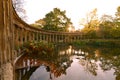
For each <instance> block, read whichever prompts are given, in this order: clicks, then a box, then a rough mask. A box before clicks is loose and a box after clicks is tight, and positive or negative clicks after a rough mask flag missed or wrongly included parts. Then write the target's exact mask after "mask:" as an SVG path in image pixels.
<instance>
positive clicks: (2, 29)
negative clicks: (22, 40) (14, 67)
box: [0, 0, 14, 64]
mask: <svg viewBox="0 0 120 80" xmlns="http://www.w3.org/2000/svg"><path fill="white" fill-rule="evenodd" d="M12 15H13V14H12V4H11V0H0V55H1V57H0V63H1V64H2V63H6V62H7V61H10V60H11V57H12V54H13V48H14V47H13V28H12Z"/></svg>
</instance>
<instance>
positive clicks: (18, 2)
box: [13, 0, 27, 21]
mask: <svg viewBox="0 0 120 80" xmlns="http://www.w3.org/2000/svg"><path fill="white" fill-rule="evenodd" d="M24 4H25V1H24V0H13V7H14V8H15V11H16V12H17V14H18V15H19V16H20V18H21V19H22V20H24V21H26V20H27V16H26V11H25V9H24Z"/></svg>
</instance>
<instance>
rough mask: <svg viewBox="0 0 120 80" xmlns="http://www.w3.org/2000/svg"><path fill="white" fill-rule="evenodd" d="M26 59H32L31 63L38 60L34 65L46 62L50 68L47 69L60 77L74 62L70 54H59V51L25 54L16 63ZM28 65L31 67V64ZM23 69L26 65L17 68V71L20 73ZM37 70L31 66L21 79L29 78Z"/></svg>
mask: <svg viewBox="0 0 120 80" xmlns="http://www.w3.org/2000/svg"><path fill="white" fill-rule="evenodd" d="M25 60H26V61H28V60H30V63H31V62H32V61H36V62H37V64H36V65H34V66H40V65H42V64H44V65H45V66H46V67H47V66H48V67H49V68H50V70H47V71H49V72H51V73H53V74H54V76H55V77H59V76H61V75H62V74H66V69H67V68H68V67H69V66H70V65H71V63H72V61H71V60H70V59H69V57H68V55H66V54H65V55H59V54H58V53H47V54H35V55H32V54H31V55H29V54H26V55H25V56H23V57H22V60H19V61H17V63H16V64H17V66H19V65H22V64H19V63H23V62H24V61H25ZM26 63H27V62H26ZM34 63H35V62H34ZM31 64H32V63H31ZM32 66H33V65H32ZM26 67H29V66H26ZM23 69H24V66H23V68H22V69H17V70H16V71H17V73H19V71H23ZM46 69H48V68H46ZM35 70H36V69H34V67H30V70H29V72H28V73H26V74H24V75H23V76H21V79H20V80H23V79H24V78H25V79H28V78H29V77H30V76H31V75H32V73H33V72H34V71H35ZM18 75H19V74H18ZM19 77H20V76H19Z"/></svg>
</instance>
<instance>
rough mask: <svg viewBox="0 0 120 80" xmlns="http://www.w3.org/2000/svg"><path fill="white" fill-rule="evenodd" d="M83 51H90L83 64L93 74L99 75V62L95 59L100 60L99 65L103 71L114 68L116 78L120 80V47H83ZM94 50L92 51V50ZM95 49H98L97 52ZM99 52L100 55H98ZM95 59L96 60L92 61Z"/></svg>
mask: <svg viewBox="0 0 120 80" xmlns="http://www.w3.org/2000/svg"><path fill="white" fill-rule="evenodd" d="M81 49H82V50H83V51H88V53H89V55H88V56H84V57H85V58H84V59H83V62H84V63H82V64H84V66H85V68H86V69H87V71H89V72H90V73H92V74H93V75H97V73H96V70H97V64H96V62H95V61H97V60H100V62H101V63H100V64H99V66H100V67H101V69H102V70H103V71H108V70H111V69H114V70H115V72H114V75H116V80H120V49H119V48H92V47H89V48H87V47H84V48H81ZM91 51H92V52H91ZM95 51H98V53H96V52H95ZM97 54H99V56H96V55H97ZM91 60H92V61H94V62H91Z"/></svg>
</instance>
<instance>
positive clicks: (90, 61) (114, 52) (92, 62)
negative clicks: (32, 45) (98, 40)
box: [16, 46, 120, 80]
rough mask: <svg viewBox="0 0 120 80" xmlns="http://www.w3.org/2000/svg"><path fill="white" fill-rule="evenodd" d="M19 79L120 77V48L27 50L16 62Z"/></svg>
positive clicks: (114, 79) (119, 79)
mask: <svg viewBox="0 0 120 80" xmlns="http://www.w3.org/2000/svg"><path fill="white" fill-rule="evenodd" d="M108 76H109V77H108ZM16 80H120V50H119V48H115V49H114V48H112V49H109V48H92V47H80V48H77V47H74V46H56V49H55V52H54V53H48V54H39V55H32V56H30V55H27V54H26V55H24V56H23V57H22V58H21V59H20V60H18V61H17V63H16Z"/></svg>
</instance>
